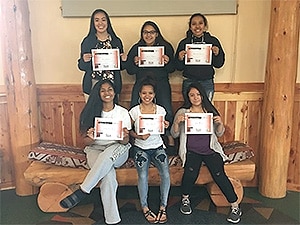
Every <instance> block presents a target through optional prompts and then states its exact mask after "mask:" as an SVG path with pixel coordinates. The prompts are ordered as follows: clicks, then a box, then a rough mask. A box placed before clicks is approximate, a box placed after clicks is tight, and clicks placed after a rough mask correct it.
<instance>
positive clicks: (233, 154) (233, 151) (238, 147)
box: [221, 141, 254, 164]
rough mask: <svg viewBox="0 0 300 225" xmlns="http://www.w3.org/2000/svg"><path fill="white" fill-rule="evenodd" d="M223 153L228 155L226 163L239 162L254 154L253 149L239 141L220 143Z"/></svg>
mask: <svg viewBox="0 0 300 225" xmlns="http://www.w3.org/2000/svg"><path fill="white" fill-rule="evenodd" d="M221 145H222V147H223V151H224V153H225V154H226V155H227V156H228V160H226V162H225V163H226V164H230V163H235V162H240V161H243V160H246V159H250V158H252V157H253V156H254V152H253V149H252V148H251V147H250V146H249V145H247V144H245V143H242V142H240V141H231V142H226V143H221Z"/></svg>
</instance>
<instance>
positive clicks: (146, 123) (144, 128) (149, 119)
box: [137, 114, 165, 135]
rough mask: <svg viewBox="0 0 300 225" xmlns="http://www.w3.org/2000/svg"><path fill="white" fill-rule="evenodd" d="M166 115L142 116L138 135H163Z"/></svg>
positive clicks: (138, 126) (138, 120)
mask: <svg viewBox="0 0 300 225" xmlns="http://www.w3.org/2000/svg"><path fill="white" fill-rule="evenodd" d="M164 131H165V129H164V115H162V114H140V115H139V116H138V119H137V134H138V135H143V134H163V133H164Z"/></svg>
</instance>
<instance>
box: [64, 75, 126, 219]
mask: <svg viewBox="0 0 300 225" xmlns="http://www.w3.org/2000/svg"><path fill="white" fill-rule="evenodd" d="M116 97H117V96H116V92H115V86H114V84H113V83H112V81H110V80H108V79H107V80H100V81H98V83H96V84H95V86H94V87H93V89H92V91H91V94H90V97H89V99H88V102H87V104H86V105H85V107H84V108H83V110H82V112H81V114H80V131H81V133H82V135H83V141H84V143H85V144H86V147H85V149H84V152H85V153H86V156H87V162H88V165H89V166H90V168H91V169H90V170H89V172H88V174H87V176H86V177H85V179H84V181H83V183H82V184H81V185H80V188H79V189H78V190H76V191H75V192H74V193H72V194H71V195H69V196H67V197H66V198H64V199H63V200H62V201H61V202H60V205H61V206H62V207H63V208H72V207H74V206H75V205H77V204H78V203H79V202H80V201H81V200H82V199H83V198H85V197H86V196H87V195H88V194H89V193H90V192H91V190H92V189H93V188H94V187H95V186H96V185H97V184H98V183H99V181H101V183H100V195H101V200H102V204H103V210H104V217H105V222H106V224H117V223H119V222H120V221H121V218H120V214H119V209H118V203H117V198H116V196H117V188H118V182H117V178H116V171H115V168H117V167H120V166H121V165H123V164H124V163H125V162H126V160H127V158H128V153H129V149H130V147H131V145H130V144H129V143H128V142H129V130H131V120H130V116H129V114H128V111H127V109H125V108H123V107H121V106H119V105H117V104H116ZM95 117H101V118H113V119H114V120H115V121H122V129H123V139H122V140H98V139H94V131H95V129H94V120H95Z"/></svg>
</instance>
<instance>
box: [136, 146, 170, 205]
mask: <svg viewBox="0 0 300 225" xmlns="http://www.w3.org/2000/svg"><path fill="white" fill-rule="evenodd" d="M133 151H134V162H135V166H136V169H137V172H138V177H139V178H138V191H139V196H140V203H141V207H142V208H144V207H148V170H149V166H150V163H151V162H152V163H153V164H154V165H155V167H156V168H157V169H158V171H159V175H160V180H161V183H160V206H163V207H166V206H167V203H168V196H169V190H170V173H169V160H168V156H167V154H166V152H165V150H164V149H163V147H159V148H157V149H149V150H146V151H144V150H143V149H141V148H139V147H137V146H133Z"/></svg>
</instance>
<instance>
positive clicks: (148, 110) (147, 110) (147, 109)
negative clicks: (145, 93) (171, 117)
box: [140, 103, 156, 114]
mask: <svg viewBox="0 0 300 225" xmlns="http://www.w3.org/2000/svg"><path fill="white" fill-rule="evenodd" d="M140 111H141V113H142V114H155V113H156V105H155V104H154V103H152V104H151V106H150V105H146V106H145V105H144V104H143V103H142V104H140Z"/></svg>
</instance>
